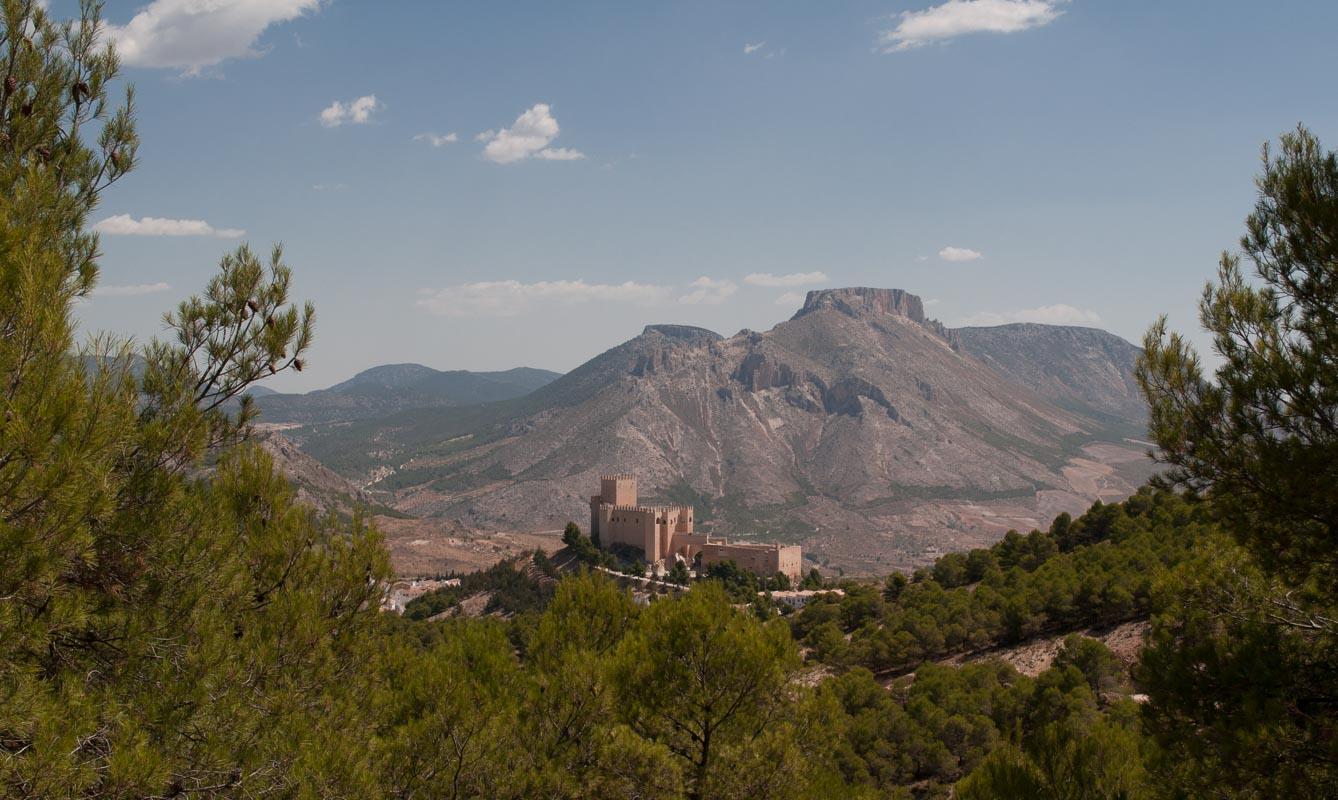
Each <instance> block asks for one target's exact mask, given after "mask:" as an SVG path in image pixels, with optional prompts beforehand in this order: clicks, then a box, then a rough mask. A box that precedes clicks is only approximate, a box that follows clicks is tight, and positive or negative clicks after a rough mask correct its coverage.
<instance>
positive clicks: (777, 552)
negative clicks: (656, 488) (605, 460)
mask: <svg viewBox="0 0 1338 800" xmlns="http://www.w3.org/2000/svg"><path fill="white" fill-rule="evenodd" d="M692 515H693V511H692V506H642V505H638V504H637V495H636V478H635V477H633V476H631V475H603V476H600V479H599V494H597V495H595V496H594V497H591V498H590V535H591V536H592V537H596V536H597V537H598V540H599V543H600V545H601V546H603V547H608V546H609V545H612V544H623V545H627V546H629V547H634V548H637V549H638V550H641V551H642V552H643V553H645V558H646V561H647V562H648V563H649V564H650V566H651V568H652V569H663V568H666V567H668V566H669V565H671V564H672V563H673V562H675V561H682V562H683V563H685V564H686V565H688V566H694V567H708V566H710V565H711V564H718V563H722V562H725V561H733V562H734V563H735V564H737V565H738V566H739V567H740V568H742V569H746V570H749V571H751V572H753V573H755V574H757V575H759V576H762V577H768V578H769V577H771V576H772V575H775V574H776V573H777V572H781V573H784V574H785V575H786V576H788V577H789V578H790V580H791V581H794V582H798V581H799V579H800V573H801V571H802V569H803V566H802V555H801V551H800V548H799V546H798V545H781V544H777V543H772V544H752V543H738V542H736V543H734V544H730V543H729V542H728V541H726V540H724V539H720V538H716V537H713V536H709V535H708V534H704V533H695V532H694V531H693V529H692Z"/></svg>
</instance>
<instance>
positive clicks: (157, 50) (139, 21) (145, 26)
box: [106, 0, 321, 76]
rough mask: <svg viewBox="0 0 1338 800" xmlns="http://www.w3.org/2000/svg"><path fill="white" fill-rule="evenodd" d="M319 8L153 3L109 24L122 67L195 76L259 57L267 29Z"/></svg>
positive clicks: (275, 0) (288, 3) (248, 2)
mask: <svg viewBox="0 0 1338 800" xmlns="http://www.w3.org/2000/svg"><path fill="white" fill-rule="evenodd" d="M320 7H321V0H153V2H151V3H149V4H148V5H145V6H143V7H142V8H140V9H139V11H138V12H137V13H136V14H135V16H133V17H131V18H130V21H129V22H127V23H126V24H125V25H108V26H107V27H106V32H107V35H108V37H109V38H110V39H111V40H112V41H114V42H115V43H116V52H117V55H119V56H120V57H121V62H122V63H124V64H126V65H127V66H131V67H158V68H169V69H179V70H181V71H182V74H184V75H187V76H194V75H199V74H201V73H202V72H203V71H204V70H206V69H207V68H209V67H213V66H217V65H218V64H221V63H223V62H224V61H226V60H228V59H231V58H257V57H259V56H261V55H264V52H265V51H264V49H263V48H260V47H257V42H258V41H259V39H260V35H261V34H262V33H264V32H265V30H266V29H267V28H269V27H270V26H271V25H277V24H279V23H282V22H288V21H289V20H293V19H296V18H298V17H300V16H302V15H303V14H306V13H308V12H312V11H316V10H318V9H319V8H320Z"/></svg>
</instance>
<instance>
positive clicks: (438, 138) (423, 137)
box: [413, 132, 460, 147]
mask: <svg viewBox="0 0 1338 800" xmlns="http://www.w3.org/2000/svg"><path fill="white" fill-rule="evenodd" d="M413 140H414V141H415V142H427V143H428V144H430V145H432V146H433V147H441V146H443V145H448V144H451V143H452V142H458V141H460V137H459V136H457V135H456V134H455V133H454V132H452V133H448V134H446V135H445V136H442V135H441V134H436V133H420V134H418V135H417V136H415V137H413Z"/></svg>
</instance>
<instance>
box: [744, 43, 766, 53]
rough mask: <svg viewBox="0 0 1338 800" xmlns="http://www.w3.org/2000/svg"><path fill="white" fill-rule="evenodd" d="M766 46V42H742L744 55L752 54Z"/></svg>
mask: <svg viewBox="0 0 1338 800" xmlns="http://www.w3.org/2000/svg"><path fill="white" fill-rule="evenodd" d="M766 46H767V43H766V42H758V43H757V44H749V43H747V42H744V43H743V54H744V55H745V56H750V55H752V54H753V53H756V52H757V51H758V50H761V49H762V48H763V47H766Z"/></svg>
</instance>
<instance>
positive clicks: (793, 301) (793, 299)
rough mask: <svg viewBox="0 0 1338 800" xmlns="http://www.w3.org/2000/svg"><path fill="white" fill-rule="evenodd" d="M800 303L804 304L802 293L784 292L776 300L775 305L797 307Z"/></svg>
mask: <svg viewBox="0 0 1338 800" xmlns="http://www.w3.org/2000/svg"><path fill="white" fill-rule="evenodd" d="M802 302H804V293H803V292H786V293H785V294H783V295H781V296H780V297H777V298H776V305H778V306H797V305H799V304H800V303H802Z"/></svg>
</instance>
